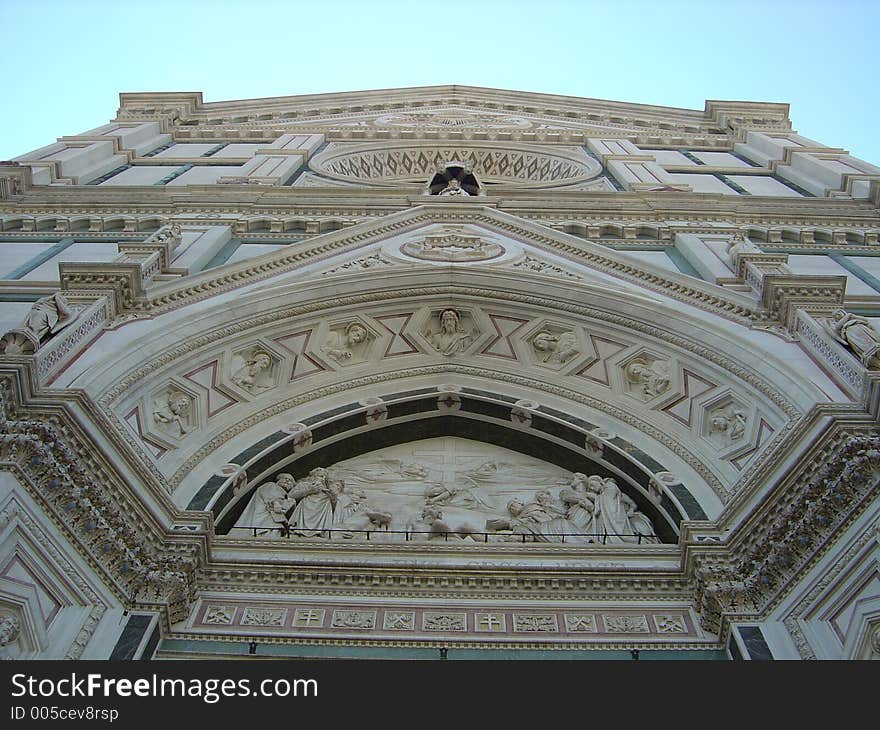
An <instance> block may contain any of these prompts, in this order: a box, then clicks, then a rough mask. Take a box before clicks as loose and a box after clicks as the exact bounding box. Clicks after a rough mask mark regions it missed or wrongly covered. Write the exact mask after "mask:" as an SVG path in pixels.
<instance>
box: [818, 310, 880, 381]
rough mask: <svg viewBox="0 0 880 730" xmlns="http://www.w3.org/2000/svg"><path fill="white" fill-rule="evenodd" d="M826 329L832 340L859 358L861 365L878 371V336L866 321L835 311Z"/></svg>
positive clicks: (879, 344) (879, 352)
mask: <svg viewBox="0 0 880 730" xmlns="http://www.w3.org/2000/svg"><path fill="white" fill-rule="evenodd" d="M827 328H828V330H829V331H830V332H831V334H832V335H833V336H834V339H836V340H837V341H838V342H840V343H841V344H842V345H844V346H845V347H847V348H849V349H850V350H852V351H853V352H854V353H855V354H856V355H858V356H859V359H860V360H861V361H862V365H864V366H865V367H866V368H870V369H872V370H876V369H880V335H878V334H877V330H875V329H874V328H873V327H872V326H871V323H870V322H869V321H868V320H867V319H865V318H864V317H859V316H857V315H855V314H850V313H849V312H847V311H846V310H845V309H835V310H834V312H833V313H832V315H831V320H830V322H828V325H827Z"/></svg>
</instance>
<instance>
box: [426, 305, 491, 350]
mask: <svg viewBox="0 0 880 730" xmlns="http://www.w3.org/2000/svg"><path fill="white" fill-rule="evenodd" d="M478 334H479V330H477V329H476V328H475V323H474V321H473V317H472V315H471V314H470V313H469V312H460V311H458V310H457V309H452V308H451V307H449V308H446V309H441V310H438V311H435V312H432V313H431V317H430V319H429V321H428V329H427V330H426V331H425V332H424V337H425V339H426V340H427V341H428V344H429V345H430V346H431V348H432V349H433V350H434V351H435V352H438V353H440V354H441V355H446V356H447V357H451V356H453V355H458V354H461V353H463V352H464V351H465V350H466V349H467V348H468V346H469V345H470V344H471V343H472V342H473V341H474V339H475V338H476V337H477V335H478Z"/></svg>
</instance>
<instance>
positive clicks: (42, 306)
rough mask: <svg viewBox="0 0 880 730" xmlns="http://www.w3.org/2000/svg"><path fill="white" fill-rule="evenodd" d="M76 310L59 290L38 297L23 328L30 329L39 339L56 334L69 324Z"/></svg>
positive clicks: (25, 319)
mask: <svg viewBox="0 0 880 730" xmlns="http://www.w3.org/2000/svg"><path fill="white" fill-rule="evenodd" d="M74 316H75V314H74V312H73V310H72V309H71V307H70V304H68V302H67V300H66V299H65V298H64V296H63V295H62V294H60V293H59V292H55V293H54V294H52V295H50V296H48V297H42V298H40V299H37V301H35V302H34V304H33V306H32V307H31V311H30V312H28V313H27V316H26V317H25V318H24V322H23V323H22V325H21V326H22V329H26V330H30V331H31V332H33V333H34V335H36V337H37V339H38V340H42V339H43V338H44V337H46V336H48V335H54V334H56V333H58V332H60V331H61V330H62V329H64V328H65V327H66V326H67V325H69V324H70V323H71V322H72V321H73V319H74Z"/></svg>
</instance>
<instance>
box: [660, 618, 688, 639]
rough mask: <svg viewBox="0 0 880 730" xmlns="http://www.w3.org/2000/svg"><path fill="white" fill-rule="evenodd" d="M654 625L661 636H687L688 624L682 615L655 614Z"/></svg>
mask: <svg viewBox="0 0 880 730" xmlns="http://www.w3.org/2000/svg"><path fill="white" fill-rule="evenodd" d="M654 624H655V625H656V626H657V632H658V633H660V634H686V633H687V624H686V623H685V621H684V616H682V615H681V614H680V613H657V614H654Z"/></svg>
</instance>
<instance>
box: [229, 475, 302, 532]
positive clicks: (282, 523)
mask: <svg viewBox="0 0 880 730" xmlns="http://www.w3.org/2000/svg"><path fill="white" fill-rule="evenodd" d="M295 484H296V480H295V479H294V478H293V475H292V474H279V475H278V480H277V482H265V483H264V484H261V485H260V486H259V487H257V489H256V491H255V492H254V495H253V497H251V501H250V502H249V503H248V505H247V507H245V509H244V512H242V513H241V517H239V518H238V520H237V521H236V523H235V525H236V527H239V526H240V527H241V528H243V529H245V528H250V529H251V534H253V529H254V528H256V534H257V535H266V534H277V535H281V534H283V533H284V532H286V528H287V513H288V512H290V510H291V508H292V507H293V506H294V504H295V503H296V500H295V499H293V498H292V497H291V496H290V490H291V489H293V487H294V485H295Z"/></svg>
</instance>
